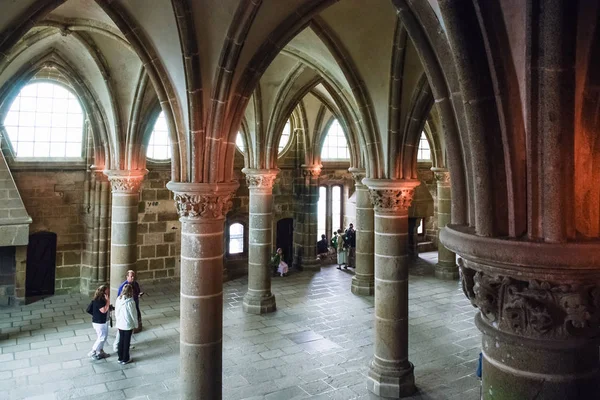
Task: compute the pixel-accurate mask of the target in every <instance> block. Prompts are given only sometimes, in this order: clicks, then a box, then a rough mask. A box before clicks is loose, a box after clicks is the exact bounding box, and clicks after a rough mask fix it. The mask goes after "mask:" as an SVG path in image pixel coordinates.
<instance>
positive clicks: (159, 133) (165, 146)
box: [146, 111, 171, 161]
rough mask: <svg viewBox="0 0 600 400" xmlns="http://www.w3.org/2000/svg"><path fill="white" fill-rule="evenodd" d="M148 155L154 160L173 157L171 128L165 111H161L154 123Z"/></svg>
mask: <svg viewBox="0 0 600 400" xmlns="http://www.w3.org/2000/svg"><path fill="white" fill-rule="evenodd" d="M146 156H147V157H148V158H151V159H153V160H161V161H164V160H170V159H171V141H170V139H169V128H168V127H167V120H166V119H165V115H164V113H163V112H162V111H161V112H160V114H159V115H158V118H156V122H155V123H154V129H153V130H152V134H151V135H150V141H149V142H148V151H147V152H146Z"/></svg>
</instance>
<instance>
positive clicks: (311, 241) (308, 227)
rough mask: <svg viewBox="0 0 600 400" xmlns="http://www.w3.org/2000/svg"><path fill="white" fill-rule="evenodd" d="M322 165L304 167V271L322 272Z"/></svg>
mask: <svg viewBox="0 0 600 400" xmlns="http://www.w3.org/2000/svg"><path fill="white" fill-rule="evenodd" d="M321 167H322V166H321V165H320V164H319V165H302V175H303V176H304V196H303V200H302V201H303V205H304V206H303V210H304V223H303V225H302V226H303V228H304V232H303V233H304V240H303V251H302V264H301V265H302V270H304V271H320V270H321V262H320V261H319V259H318V258H317V240H318V232H317V229H318V207H319V176H320V175H321Z"/></svg>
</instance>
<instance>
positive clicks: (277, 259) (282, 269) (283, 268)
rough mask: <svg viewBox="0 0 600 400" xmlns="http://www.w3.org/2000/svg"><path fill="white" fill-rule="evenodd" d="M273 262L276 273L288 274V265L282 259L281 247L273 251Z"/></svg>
mask: <svg viewBox="0 0 600 400" xmlns="http://www.w3.org/2000/svg"><path fill="white" fill-rule="evenodd" d="M273 257H274V263H275V264H276V265H277V273H278V274H279V275H280V276H286V275H287V274H288V270H289V267H288V265H287V263H286V262H285V261H283V250H282V249H281V248H278V249H277V252H276V253H275V255H274V256H273Z"/></svg>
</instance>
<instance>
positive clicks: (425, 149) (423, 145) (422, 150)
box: [417, 132, 431, 161]
mask: <svg viewBox="0 0 600 400" xmlns="http://www.w3.org/2000/svg"><path fill="white" fill-rule="evenodd" d="M417 161H431V149H430V147H429V142H428V141H427V136H425V132H421V138H420V139H419V151H418V153H417Z"/></svg>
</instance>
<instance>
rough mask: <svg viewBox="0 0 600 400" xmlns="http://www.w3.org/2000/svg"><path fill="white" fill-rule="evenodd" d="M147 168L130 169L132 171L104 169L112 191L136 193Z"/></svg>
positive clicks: (140, 186)
mask: <svg viewBox="0 0 600 400" xmlns="http://www.w3.org/2000/svg"><path fill="white" fill-rule="evenodd" d="M147 173H148V170H146V169H144V170H132V171H119V170H112V171H104V174H105V175H106V176H107V177H108V181H109V182H110V185H111V188H112V192H113V193H129V194H136V193H139V192H140V189H141V188H142V183H143V182H144V176H145V175H146V174H147Z"/></svg>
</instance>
